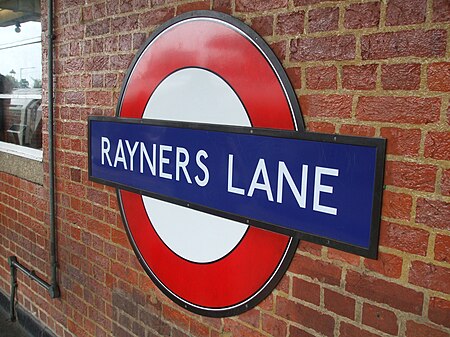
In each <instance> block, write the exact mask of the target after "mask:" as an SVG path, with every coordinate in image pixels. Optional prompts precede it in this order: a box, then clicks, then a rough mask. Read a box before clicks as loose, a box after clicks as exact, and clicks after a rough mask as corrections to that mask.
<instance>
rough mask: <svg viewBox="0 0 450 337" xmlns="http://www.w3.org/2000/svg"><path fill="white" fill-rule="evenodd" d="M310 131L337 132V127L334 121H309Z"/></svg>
mask: <svg viewBox="0 0 450 337" xmlns="http://www.w3.org/2000/svg"><path fill="white" fill-rule="evenodd" d="M308 131H310V132H320V133H335V132H336V127H335V126H334V124H332V123H327V122H309V123H308Z"/></svg>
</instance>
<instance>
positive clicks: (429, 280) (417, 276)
mask: <svg viewBox="0 0 450 337" xmlns="http://www.w3.org/2000/svg"><path fill="white" fill-rule="evenodd" d="M408 280H409V283H411V284H415V285H417V286H420V287H424V288H427V289H433V290H436V291H441V292H443V293H447V294H448V293H450V288H449V287H448V285H449V284H450V269H449V268H445V267H441V266H437V265H434V264H431V263H425V262H422V261H412V262H411V268H410V270H409V279H408Z"/></svg>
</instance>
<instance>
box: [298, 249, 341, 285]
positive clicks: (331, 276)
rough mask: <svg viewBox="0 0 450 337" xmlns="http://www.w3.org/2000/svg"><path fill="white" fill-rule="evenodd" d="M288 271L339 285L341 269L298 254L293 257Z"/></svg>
mask: <svg viewBox="0 0 450 337" xmlns="http://www.w3.org/2000/svg"><path fill="white" fill-rule="evenodd" d="M290 270H291V271H292V272H294V273H297V274H301V275H306V276H309V277H311V278H312V279H317V280H319V281H320V282H325V283H328V284H332V285H339V284H340V281H341V268H339V267H337V266H334V265H332V264H331V263H327V262H323V261H320V260H313V259H311V258H309V257H306V256H302V255H299V254H297V255H295V256H294V259H293V260H292V262H291V266H290Z"/></svg>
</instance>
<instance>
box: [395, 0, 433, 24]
mask: <svg viewBox="0 0 450 337" xmlns="http://www.w3.org/2000/svg"><path fill="white" fill-rule="evenodd" d="M426 10H427V1H426V0H410V1H402V0H389V2H388V5H387V10H386V25H387V26H398V25H409V24H414V23H422V22H425V16H426Z"/></svg>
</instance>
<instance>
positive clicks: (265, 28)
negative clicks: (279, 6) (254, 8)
mask: <svg viewBox="0 0 450 337" xmlns="http://www.w3.org/2000/svg"><path fill="white" fill-rule="evenodd" d="M251 27H252V28H253V30H254V31H256V32H257V33H258V34H259V35H261V36H270V35H273V16H270V15H269V16H257V17H256V18H252V24H251Z"/></svg>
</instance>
